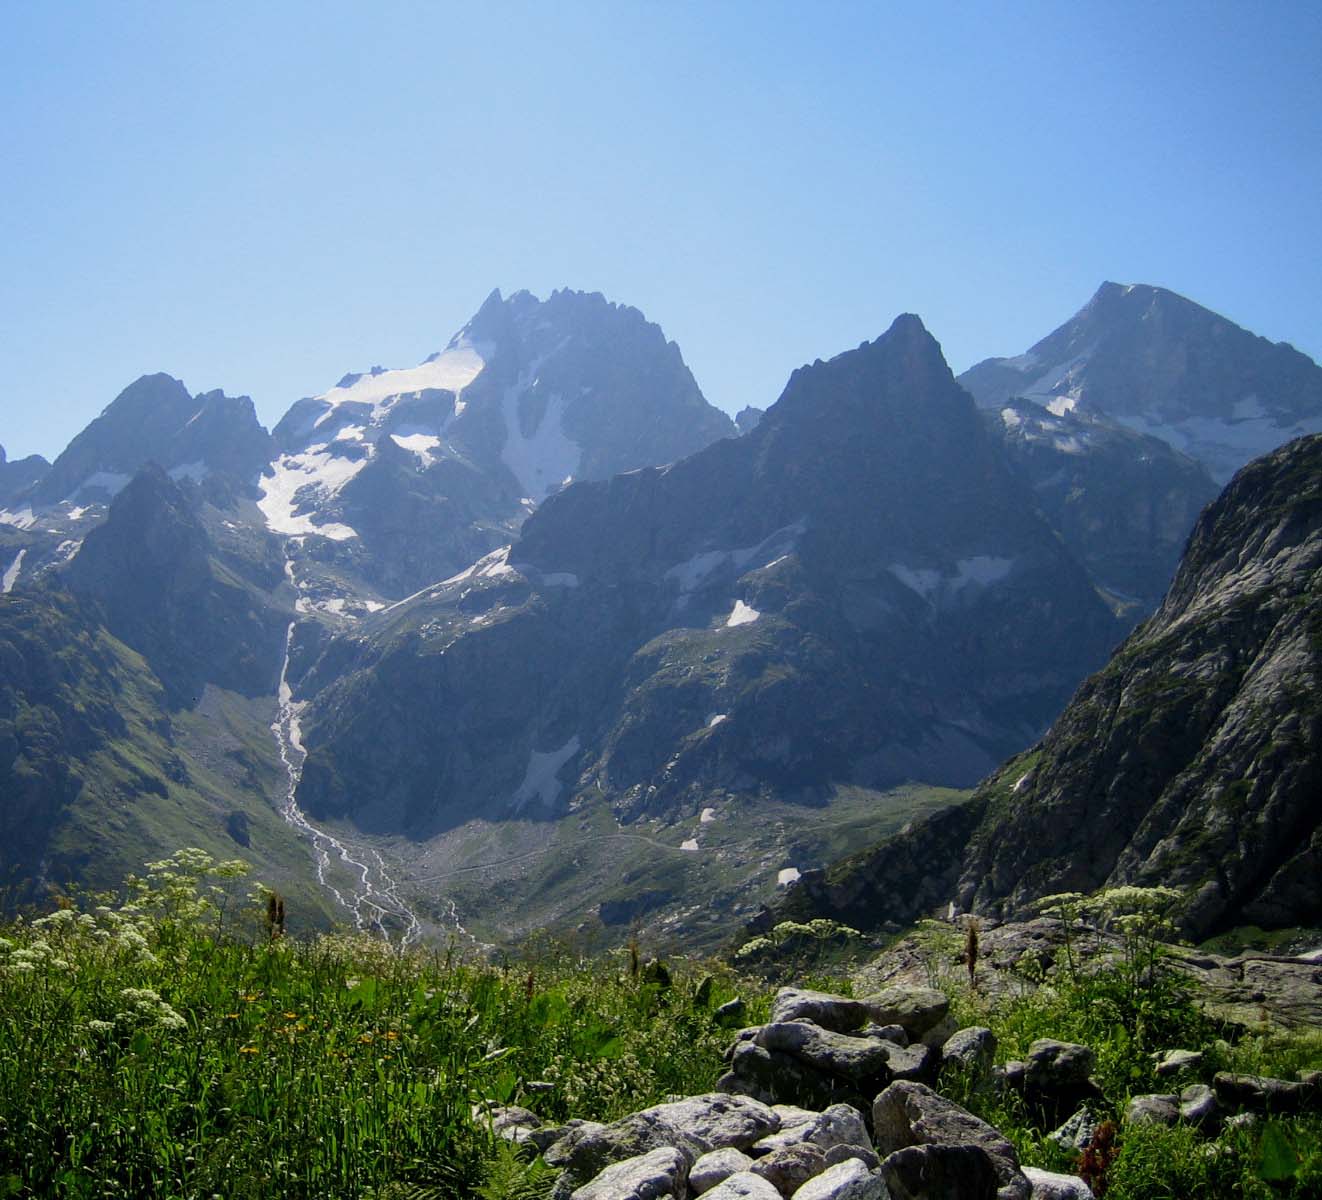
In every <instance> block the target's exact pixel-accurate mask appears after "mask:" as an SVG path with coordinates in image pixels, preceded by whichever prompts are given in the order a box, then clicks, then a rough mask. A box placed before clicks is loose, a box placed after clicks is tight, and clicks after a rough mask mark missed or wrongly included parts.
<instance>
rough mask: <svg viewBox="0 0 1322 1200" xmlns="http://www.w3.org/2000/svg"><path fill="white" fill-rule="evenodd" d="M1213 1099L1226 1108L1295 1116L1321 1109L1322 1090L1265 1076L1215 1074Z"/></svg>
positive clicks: (1309, 1083) (1314, 1086)
mask: <svg viewBox="0 0 1322 1200" xmlns="http://www.w3.org/2000/svg"><path fill="white" fill-rule="evenodd" d="M1212 1087H1213V1088H1214V1089H1215V1091H1216V1098H1217V1099H1218V1100H1219V1101H1221V1103H1222V1104H1224V1105H1226V1106H1227V1107H1230V1108H1247V1109H1250V1110H1252V1111H1253V1112H1263V1113H1267V1112H1272V1113H1295V1112H1303V1111H1304V1110H1305V1109H1309V1108H1318V1107H1322V1088H1319V1087H1317V1086H1316V1085H1314V1084H1313V1083H1311V1082H1308V1083H1302V1082H1301V1083H1296V1082H1295V1081H1293V1080H1290V1079H1272V1078H1271V1077H1270V1076H1267V1075H1237V1074H1235V1073H1234V1072H1233V1071H1218V1072H1217V1073H1216V1074H1215V1075H1214V1076H1213V1077H1212Z"/></svg>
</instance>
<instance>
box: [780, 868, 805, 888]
mask: <svg viewBox="0 0 1322 1200" xmlns="http://www.w3.org/2000/svg"><path fill="white" fill-rule="evenodd" d="M798 878H799V868H798V867H784V868H783V869H782V870H781V871H780V872H779V873H778V874H777V875H776V886H777V887H789V885H790V884H791V883H794V882H795V880H797V879H798Z"/></svg>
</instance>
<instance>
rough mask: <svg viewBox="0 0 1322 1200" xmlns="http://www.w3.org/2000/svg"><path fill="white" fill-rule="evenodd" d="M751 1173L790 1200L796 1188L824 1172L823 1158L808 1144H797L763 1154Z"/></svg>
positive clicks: (824, 1162) (814, 1147)
mask: <svg viewBox="0 0 1322 1200" xmlns="http://www.w3.org/2000/svg"><path fill="white" fill-rule="evenodd" d="M750 1170H751V1171H752V1173H753V1174H754V1175H761V1176H762V1178H763V1179H765V1180H766V1181H767V1182H768V1183H770V1184H772V1185H773V1186H774V1187H775V1189H776V1191H778V1192H779V1193H780V1194H781V1195H782V1196H784V1197H785V1198H786V1200H789V1197H790V1196H792V1195H793V1194H794V1193H795V1192H796V1191H797V1190H798V1189H799V1187H801V1186H802V1185H803V1184H805V1183H807V1182H808V1180H810V1179H811V1178H812V1177H813V1176H814V1175H820V1174H821V1173H822V1172H823V1171H825V1170H826V1155H825V1154H823V1153H822V1152H821V1150H819V1149H818V1148H817V1147H816V1146H814V1145H813V1144H812V1143H811V1142H799V1143H798V1144H796V1145H793V1146H782V1147H781V1148H780V1149H779V1150H773V1151H772V1152H771V1153H770V1154H764V1155H763V1156H762V1157H761V1158H759V1159H758V1160H757V1162H755V1163H754V1164H753V1165H752V1167H751V1168H750Z"/></svg>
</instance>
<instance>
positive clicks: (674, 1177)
mask: <svg viewBox="0 0 1322 1200" xmlns="http://www.w3.org/2000/svg"><path fill="white" fill-rule="evenodd" d="M689 1161H690V1160H689V1159H688V1158H687V1157H686V1156H685V1155H684V1154H683V1153H681V1152H680V1151H679V1150H676V1149H675V1148H674V1147H672V1146H662V1147H659V1148H658V1149H656V1150H649V1151H648V1152H647V1153H646V1154H640V1155H638V1156H637V1157H635V1158H626V1159H624V1160H622V1161H621V1162H617V1163H612V1164H611V1165H610V1166H608V1167H606V1168H605V1169H604V1170H603V1171H602V1172H601V1173H600V1174H599V1175H597V1176H596V1178H594V1179H592V1180H591V1181H590V1182H588V1183H585V1184H584V1185H583V1186H582V1187H580V1188H576V1189H575V1190H574V1191H573V1193H572V1194H571V1198H570V1200H661V1198H662V1197H679V1196H683V1195H684V1187H685V1179H686V1178H687V1176H688V1170H689Z"/></svg>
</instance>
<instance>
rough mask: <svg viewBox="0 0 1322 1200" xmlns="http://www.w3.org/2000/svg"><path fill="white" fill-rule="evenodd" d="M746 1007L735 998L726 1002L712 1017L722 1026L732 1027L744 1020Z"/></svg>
mask: <svg viewBox="0 0 1322 1200" xmlns="http://www.w3.org/2000/svg"><path fill="white" fill-rule="evenodd" d="M746 1007H747V1006H746V1005H745V1004H744V1002H743V1001H742V1000H741V999H740V998H739V997H738V996H736V997H735V998H734V999H733V1000H727V1001H726V1002H725V1003H724V1004H722V1005H721V1006H720V1007H719V1008H718V1009H717V1010H716V1011H715V1012H714V1013H713V1014H712V1015H713V1016H714V1017H715V1018H716V1020H717V1021H718V1022H719V1023H720V1024H722V1025H733V1024H734V1023H735V1022H736V1021H742V1020H743V1019H744V1009H745V1008H746Z"/></svg>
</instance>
